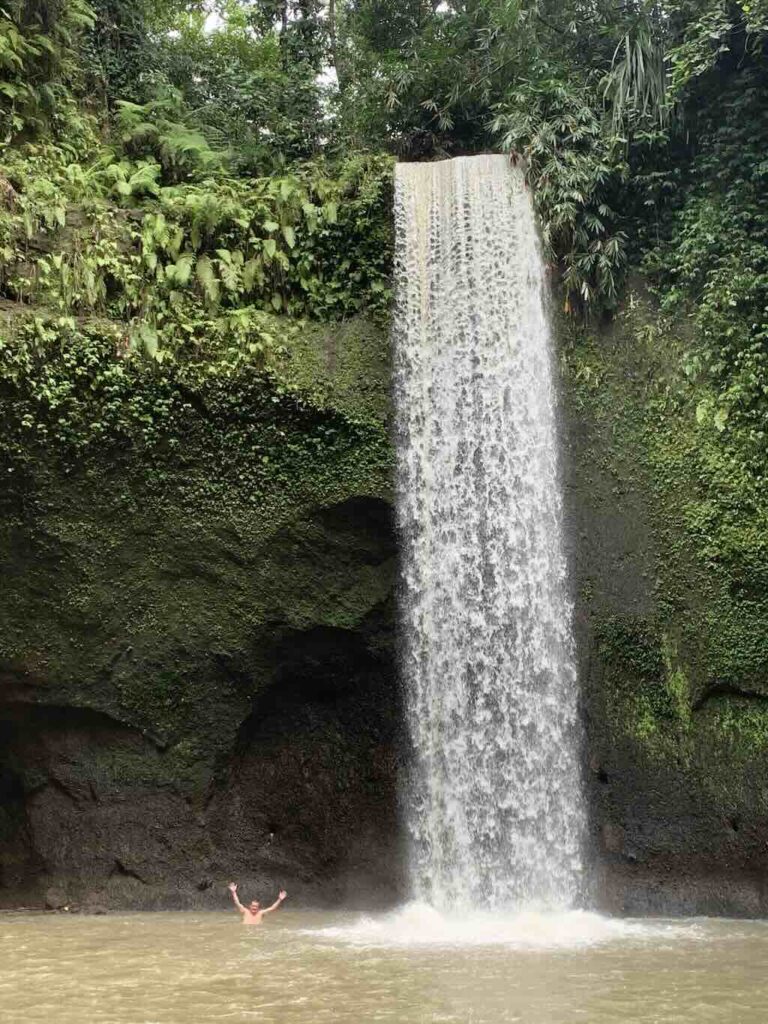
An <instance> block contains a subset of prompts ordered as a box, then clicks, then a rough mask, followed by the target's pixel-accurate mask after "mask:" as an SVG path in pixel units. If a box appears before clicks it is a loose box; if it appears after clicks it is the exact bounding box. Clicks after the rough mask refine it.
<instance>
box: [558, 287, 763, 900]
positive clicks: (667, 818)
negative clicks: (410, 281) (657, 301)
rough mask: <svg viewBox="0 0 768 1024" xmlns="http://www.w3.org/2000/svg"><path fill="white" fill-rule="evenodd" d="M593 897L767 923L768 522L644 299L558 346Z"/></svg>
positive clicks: (684, 354)
mask: <svg viewBox="0 0 768 1024" xmlns="http://www.w3.org/2000/svg"><path fill="white" fill-rule="evenodd" d="M561 340H562V346H561V358H562V369H563V397H564V412H565V429H564V435H565V450H564V469H565V481H566V504H567V507H568V509H569V526H570V537H571V545H572V553H571V555H572V557H571V561H572V567H573V582H574V598H575V603H576V610H577V640H578V648H579V655H580V665H581V678H582V691H583V707H584V721H585V733H586V745H587V751H586V758H587V762H588V764H587V783H588V787H589V795H590V806H591V814H592V832H593V842H594V848H593V854H594V861H595V863H596V866H597V872H596V875H597V877H596V891H597V896H598V900H599V902H600V904H601V905H602V906H603V907H605V908H607V909H609V910H612V911H615V912H621V913H630V914H645V913H654V914H665V913H674V914H725V915H745V916H764V915H766V914H768V871H767V870H766V852H767V851H768V589H767V588H766V582H767V581H768V550H767V549H766V544H765V538H766V536H768V533H767V532H766V527H767V526H768V508H767V507H766V497H765V492H764V490H763V491H762V492H761V490H760V489H759V488H758V489H757V490H754V489H753V488H752V486H751V483H750V476H749V475H748V474H746V473H743V472H740V471H739V464H740V461H739V457H738V456H739V455H740V452H739V451H738V450H737V448H736V445H735V442H734V439H733V438H732V437H729V435H728V431H727V430H725V429H724V424H723V423H722V422H718V421H717V419H714V418H713V416H712V407H713V404H714V403H713V402H712V398H711V396H710V395H709V394H708V393H707V390H706V387H705V386H704V385H702V384H700V383H698V382H697V379H696V375H695V373H694V372H692V367H695V359H696V351H697V341H696V338H695V337H693V336H692V332H691V331H690V330H689V329H688V328H687V327H686V325H685V323H681V322H680V321H679V320H677V321H674V320H669V319H665V318H664V317H662V316H661V315H659V313H658V311H657V309H656V306H655V305H654V303H652V302H651V301H650V299H649V297H648V295H647V294H646V293H645V292H644V290H643V288H642V283H641V282H636V283H635V287H634V288H633V289H632V290H631V291H630V294H629V296H628V297H627V301H626V304H625V306H624V308H623V310H622V311H621V312H620V314H619V315H618V316H617V317H616V318H615V319H613V320H612V321H611V322H610V323H606V324H604V325H602V326H599V325H598V326H594V325H593V326H592V327H590V328H589V329H586V330H581V329H580V330H574V329H572V328H567V327H565V328H563V329H562V331H561Z"/></svg>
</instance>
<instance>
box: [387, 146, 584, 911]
mask: <svg viewBox="0 0 768 1024" xmlns="http://www.w3.org/2000/svg"><path fill="white" fill-rule="evenodd" d="M395 210H396V229H397V248H396V274H397V304H396V313H395V326H394V344H395V401H396V413H397V447H398V519H399V527H400V531H401V536H402V600H401V621H402V649H403V652H402V672H403V677H404V685H405V688H406V701H407V716H408V726H409V730H410V738H411V743H412V771H411V777H410V780H409V786H408V793H407V816H408V825H409V830H410V834H411V839H412V853H411V871H412V880H413V888H414V892H415V895H416V896H418V897H420V898H423V899H426V900H428V901H429V902H431V903H433V904H434V905H435V906H438V907H446V906H456V905H459V906H460V905H469V904H472V905H478V904H479V905H481V906H485V907H491V908H501V907H512V906H519V905H521V904H531V903H535V904H539V905H543V906H548V907H560V908H565V907H570V906H573V905H574V904H575V903H577V902H578V900H579V897H580V894H581V890H582V878H583V864H582V847H583V841H584V828H585V825H584V823H585V812H584V807H583V798H582V792H581V779H580V756H579V730H578V727H577V701H578V693H577V680H576V669H575V660H574V650H573V637H572V609H571V605H570V602H569V598H568V593H567V586H566V566H565V556H564V551H563V529H562V501H561V493H560V480H559V476H558V465H557V463H558V459H557V422H556V409H555V406H556V403H555V394H554V386H553V369H552V358H553V355H552V343H551V336H550V330H549V326H548V323H547V316H546V311H545V291H546V288H545V280H544V267H543V263H542V258H541V253H540V251H539V245H538V239H537V235H536V227H535V218H534V213H533V208H532V203H531V198H530V195H529V194H528V191H527V189H526V186H525V181H524V177H523V175H522V173H521V172H520V171H519V170H518V169H516V168H514V167H512V166H511V163H510V161H509V160H508V159H507V158H506V157H503V156H476V157H461V158H458V159H454V160H445V161H440V162H438V163H420V164H400V165H398V167H397V174H396V195H395Z"/></svg>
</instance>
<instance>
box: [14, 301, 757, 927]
mask: <svg viewBox="0 0 768 1024" xmlns="http://www.w3.org/2000/svg"><path fill="white" fill-rule="evenodd" d="M561 333H562V369H563V393H564V394H563V397H564V411H565V424H564V438H565V459H564V468H565V478H566V496H567V504H568V508H569V510H570V512H569V527H570V536H571V541H572V552H571V557H572V563H573V567H574V596H575V600H576V606H577V624H578V641H579V651H580V657H581V670H582V680H583V693H584V720H585V729H586V758H587V761H588V768H587V776H588V784H589V790H590V804H591V809H592V832H593V838H594V855H595V863H596V864H597V866H598V871H597V874H598V878H597V882H598V886H597V888H598V893H599V900H600V902H601V905H602V906H604V907H606V908H607V909H610V910H613V911H617V912H628V913H644V912H661V913H670V912H671V913H727V914H755V915H757V914H766V913H768V885H767V884H766V874H765V868H764V863H765V850H766V844H767V843H768V683H767V680H768V671H766V666H767V665H768V653H767V650H766V648H767V646H768V628H766V625H767V624H768V611H767V610H766V603H765V602H766V596H765V588H762V589H761V587H760V579H761V578H762V577H761V575H760V574H761V573H766V575H765V578H766V579H768V570H766V566H765V560H764V544H763V548H761V547H760V543H761V541H760V538H761V537H762V538H764V536H765V531H762V530H761V527H760V522H761V520H760V514H761V513H760V509H759V507H758V506H757V505H756V506H755V512H754V514H753V515H752V516H751V518H750V516H749V515H744V514H740V515H739V517H738V519H737V521H733V522H732V521H731V520H726V521H725V526H723V525H722V523H720V525H718V520H717V515H718V514H720V513H722V511H723V509H725V510H727V509H728V508H729V505H730V504H732V497H733V495H732V493H731V492H729V491H728V487H727V484H723V485H722V488H721V490H720V491H716V492H713V491H707V489H706V487H705V485H704V483H702V481H703V480H706V472H704V469H703V468H702V467H703V466H704V464H705V463H706V465H707V466H709V465H717V458H718V457H719V456H718V452H719V451H720V440H719V435H718V434H717V432H716V430H714V429H713V428H711V427H709V428H708V427H707V425H706V424H705V423H701V422H699V421H698V420H697V417H696V408H697V402H698V403H699V404H700V397H701V396H698V395H696V394H694V393H693V392H691V391H690V389H689V390H686V387H687V386H686V385H685V384H684V383H681V378H682V375H681V373H680V365H681V359H680V354H681V348H682V347H683V341H681V339H680V338H678V337H677V336H676V334H675V331H674V328H673V327H670V325H664V324H662V323H661V322H660V321H659V320H658V318H657V317H656V315H655V313H653V311H652V310H651V308H650V306H649V305H648V304H647V303H646V302H645V300H644V299H643V298H642V296H639V297H638V296H634V297H633V299H632V301H631V302H630V303H629V304H628V307H627V310H626V311H625V312H624V313H623V314H622V315H621V316H619V317H618V318H617V320H616V321H615V322H614V323H613V324H611V325H609V326H608V327H606V328H604V329H599V330H592V331H588V332H578V333H572V332H571V330H570V329H566V328H564V329H563V330H562V332H561ZM78 344H79V345H81V346H82V345H86V342H85V341H83V340H82V339H81V341H80V342H78ZM86 350H87V345H86ZM291 352H292V357H291V359H290V360H289V361H288V363H287V364H286V365H282V366H281V367H280V368H279V372H278V370H274V372H273V371H270V372H266V371H264V370H256V369H253V368H248V367H240V368H238V369H236V370H227V369H226V368H221V367H219V368H218V370H216V372H214V373H212V374H211V373H209V372H208V369H207V368H204V372H202V373H197V371H195V373H191V371H190V373H186V372H184V373H182V372H181V370H178V369H173V368H165V367H162V368H160V369H158V368H151V367H150V368H144V369H137V370H135V371H134V370H131V371H130V373H133V374H134V376H133V377H131V379H130V380H128V381H127V383H125V387H124V390H122V391H120V392H119V395H118V397H117V398H114V397H110V396H112V395H113V391H112V390H109V389H108V388H107V387H106V386H103V381H102V378H101V377H93V376H92V375H91V376H88V374H89V373H91V371H90V370H87V371H84V372H85V378H84V381H85V382H84V383H83V377H82V375H80V376H78V374H77V373H76V372H75V371H76V370H77V368H78V367H79V366H86V367H88V366H89V365H90V364H89V363H88V361H87V359H85V358H83V359H82V360H80V361H78V360H77V359H75V360H74V362H73V360H72V358H71V357H70V356H71V354H70V356H68V355H67V351H63V354H62V363H61V366H59V367H58V369H57V367H56V366H55V365H53V369H52V368H51V366H52V364H51V361H50V357H49V359H48V360H47V362H46V369H45V373H46V374H47V376H46V378H45V382H44V383H45V388H48V389H49V390H50V389H53V391H54V393H55V394H56V395H60V394H61V393H62V390H63V386H62V385H61V381H66V380H69V378H70V376H74V377H76V378H77V379H78V380H79V381H80V383H79V384H77V385H76V386H75V385H73V392H72V393H73V394H74V397H71V394H70V398H69V399H68V404H67V402H64V403H63V412H62V411H61V403H60V406H59V411H58V412H57V414H56V416H55V417H54V416H53V414H52V413H50V412H47V413H46V414H45V416H43V414H42V413H40V406H41V400H40V397H39V396H40V394H41V393H43V392H42V391H41V390H40V388H38V389H37V391H35V388H33V387H32V386H31V385H29V386H27V385H23V386H19V387H18V388H17V389H16V390H15V391H13V392H12V393H6V394H5V395H4V396H3V398H4V408H5V410H6V411H7V412H8V415H7V416H6V432H5V434H4V442H3V462H2V465H1V466H0V471H1V472H2V474H3V480H4V481H5V480H7V481H9V483H8V485H7V486H6V489H5V492H4V494H3V497H2V520H1V521H2V547H1V551H2V554H1V556H0V557H1V558H2V569H1V571H2V579H3V588H4V593H3V600H2V602H1V603H0V905H2V906H19V905H24V904H26V905H43V904H44V903H45V902H48V903H49V904H50V905H54V906H56V905H63V904H65V903H76V904H79V905H82V906H85V907H88V906H97V905H105V906H109V907H193V906H201V907H204V906H211V907H213V906H221V905H223V903H224V900H225V899H226V894H225V892H224V891H223V885H224V883H225V882H226V881H227V880H228V879H229V878H230V877H235V878H238V879H239V880H240V881H241V882H242V883H243V888H244V891H245V892H246V894H250V893H251V892H253V893H254V894H261V895H267V894H268V892H269V891H270V888H274V887H275V886H276V885H278V884H284V885H286V886H287V887H289V888H290V889H291V890H292V891H293V892H294V893H295V894H296V895H297V896H298V897H299V898H301V899H303V900H305V901H307V902H310V903H325V904H329V903H342V902H343V903H348V904H350V903H351V904H355V903H357V904H367V905H371V904H377V905H382V904H385V903H388V902H392V901H394V900H396V899H397V898H399V897H400V896H401V895H402V893H403V870H402V855H401V854H402V851H401V835H402V830H401V827H400V823H399V818H398V807H397V778H398V770H399V760H400V749H401V748H400V742H401V739H400V733H401V728H402V709H401V700H400V693H399V690H398V686H397V683H396V676H395V664H394V662H395V658H394V642H393V623H394V618H395V616H394V609H393V592H394V580H395V558H396V552H395V539H394V531H393V524H392V513H391V468H392V465H391V463H392V453H391V446H390V443H389V439H388V435H387V416H388V412H387V410H388V391H389V368H388V358H387V342H386V336H385V334H384V333H383V332H382V331H380V330H377V329H374V328H371V327H370V326H366V325H364V324H361V323H352V324H349V325H347V326H345V327H343V328H339V329H337V330H333V331H322V332H321V331H315V330H309V329H307V330H305V331H304V332H303V333H302V335H301V336H300V337H298V338H296V339H295V340H294V341H293V342H292V345H291ZM67 359H69V362H67ZM54 362H55V361H54ZM110 365H111V364H110ZM73 367H74V369H73ZM113 370H114V371H115V372H116V373H117V372H118V371H119V372H120V373H123V372H125V373H128V372H129V370H128V369H126V370H125V371H122V370H120V368H119V367H117V368H115V367H112V368H111V369H110V370H109V372H110V374H112V372H113ZM34 372H38V371H34ZM34 372H33V371H30V373H32V374H33V376H34ZM56 374H59V377H56ZM51 377H53V378H56V379H55V380H53V382H52V381H51ZM115 379H116V378H114V376H110V377H109V378H108V383H109V388H111V389H114V388H116V387H117V386H118V385H117V384H116V383H115ZM117 379H118V383H119V378H117ZM57 381H58V383H56V382H57ZM54 384H55V385H56V387H54ZM41 387H42V385H41ZM57 400H58V399H57ZM129 414H130V415H129ZM147 416H149V422H147V419H146V417H147ZM108 417H112V418H111V419H109V418H108ZM62 419H64V421H65V425H64V426H61V422H60V421H61V420H62ZM30 423H31V424H32V427H31V428H30V426H29V424H30ZM105 423H106V424H107V426H106V427H105V426H104V424H105ZM33 429H34V430H37V431H38V432H39V433H42V434H43V440H42V441H36V440H34V436H35V435H34V433H32V432H31V431H32V430H33ZM25 431H26V432H25ZM30 438H32V439H30ZM84 438H85V439H86V440H87V443H84V442H83V439H84ZM81 442H83V443H82V444H81ZM704 468H706V466H705V467H704ZM736 529H741V530H743V531H746V535H748V536H752V534H754V536H755V538H756V540H755V545H756V546H755V549H754V556H753V557H751V558H750V559H749V560H748V563H745V566H744V567H742V568H741V569H739V566H738V563H734V561H733V558H734V557H735V556H733V555H731V556H729V557H731V561H730V562H729V561H728V560H727V558H726V555H727V554H728V552H727V551H726V553H725V554H723V553H722V550H721V549H722V544H721V547H718V546H717V544H716V543H715V541H716V540H717V538H718V537H722V536H726V537H731V538H733V536H734V533H733V531H734V530H736ZM718 531H720V532H718ZM723 531H724V532H723ZM729 531H730V532H729ZM743 549H744V544H743V543H742V545H741V547H739V546H738V545H737V544H735V542H734V544H733V546H732V550H733V551H740V550H743ZM761 551H763V555H762V556H761V554H760V552H761ZM719 552H720V553H719ZM761 558H762V561H761Z"/></svg>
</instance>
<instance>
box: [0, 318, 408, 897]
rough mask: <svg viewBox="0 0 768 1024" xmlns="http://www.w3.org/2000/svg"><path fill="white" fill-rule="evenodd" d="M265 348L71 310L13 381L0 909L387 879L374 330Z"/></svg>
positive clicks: (390, 686) (317, 888) (1, 674)
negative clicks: (250, 356) (164, 352)
mask: <svg viewBox="0 0 768 1024" xmlns="http://www.w3.org/2000/svg"><path fill="white" fill-rule="evenodd" d="M278 362H280V365H279V366H277V367H272V368H264V367H259V368H257V367H256V366H254V365H251V364H248V363H245V364H238V365H237V366H236V367H233V366H231V365H230V364H229V363H227V362H226V360H224V361H222V360H217V358H216V357H215V356H209V357H208V358H207V359H206V360H205V361H204V363H197V364H195V363H194V362H193V363H190V365H188V366H186V367H185V366H183V365H176V364H174V365H173V366H158V365H154V366H153V365H150V364H147V363H145V364H143V365H140V364H138V363H135V362H134V364H131V363H123V362H121V360H120V359H119V358H118V357H116V356H112V355H109V354H108V353H107V352H106V351H103V350H102V347H100V342H99V340H98V338H96V337H89V336H86V335H85V334H83V335H80V336H78V337H76V338H72V339H71V340H70V341H69V342H62V344H61V346H60V348H59V349H58V350H57V354H55V355H54V356H53V357H52V355H51V352H50V351H49V352H48V353H47V355H46V364H45V366H39V367H38V366H35V365H30V366H29V367H28V368H27V372H26V374H25V377H24V381H23V383H22V384H20V385H19V386H18V387H17V388H15V389H7V392H6V394H5V395H4V396H3V397H4V399H5V402H4V407H5V409H6V410H7V413H8V415H7V418H6V423H7V425H8V433H7V435H6V443H5V446H4V452H3V454H4V460H3V466H2V472H3V478H4V479H3V484H4V491H3V497H2V527H1V528H2V540H1V542H0V561H1V562H2V568H1V569H0V572H1V573H2V579H3V599H2V603H1V607H0V906H19V905H32V906H40V905H43V904H46V903H47V904H48V905H49V906H60V905H65V904H74V905H78V906H83V907H89V906H107V907H139V908H142V907H145V908H155V907H191V906H217V905H221V904H222V903H223V901H224V900H225V899H226V896H227V894H226V891H225V889H224V883H225V882H226V881H227V880H228V879H229V878H236V879H239V880H240V882H241V883H242V884H243V891H244V892H245V894H246V895H249V894H253V895H256V894H261V895H262V896H267V895H268V894H269V891H270V890H271V889H274V887H275V886H276V885H277V884H283V885H285V886H287V887H288V888H289V889H290V890H291V891H292V893H294V894H295V895H297V896H298V897H299V898H301V899H303V900H308V901H310V902H316V903H317V902H322V903H336V902H340V901H343V902H350V903H367V904H370V903H381V902H390V901H392V900H393V899H395V898H396V897H397V895H398V893H399V886H400V883H401V873H400V867H399V865H400V843H399V834H400V830H399V826H398V820H397V797H396V777H397V767H398V766H397V759H398V732H399V729H400V724H401V718H402V715H401V711H400V699H399V692H398V688H397V685H396V681H395V673H394V667H393V638H392V624H393V614H392V591H393V583H394V564H395V543H394V535H393V525H392V514H391V486H390V479H391V452H390V445H389V441H388V435H387V400H388V388H389V373H388V354H387V344H386V335H385V333H384V332H383V331H381V330H380V329H377V328H373V327H371V326H370V325H366V324H364V323H361V322H354V323H351V324H347V325H346V326H343V327H338V328H334V329H328V330H322V331H321V330H314V329H311V328H305V329H304V331H303V333H302V335H301V337H299V338H294V340H293V343H292V346H291V356H290V358H287V357H286V358H284V359H282V360H280V361H278ZM46 387H47V388H51V389H58V390H57V392H56V393H57V394H61V395H63V396H64V397H62V398H61V400H60V401H59V402H58V407H57V410H56V415H55V416H54V415H53V414H52V412H51V405H52V403H51V402H50V401H42V400H41V398H40V393H41V390H42V389H43V388H46Z"/></svg>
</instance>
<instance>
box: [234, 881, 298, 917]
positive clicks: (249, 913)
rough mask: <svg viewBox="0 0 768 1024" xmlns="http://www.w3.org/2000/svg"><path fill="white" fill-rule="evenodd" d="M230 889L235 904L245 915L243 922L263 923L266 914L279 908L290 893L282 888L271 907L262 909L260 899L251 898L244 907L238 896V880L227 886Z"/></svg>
mask: <svg viewBox="0 0 768 1024" xmlns="http://www.w3.org/2000/svg"><path fill="white" fill-rule="evenodd" d="M227 888H228V889H229V891H230V892H231V893H232V899H233V900H234V901H235V906H236V907H237V909H238V910H239V911H240V913H241V914H242V915H243V924H261V920H262V918H263V917H264V915H265V914H271V913H272V911H273V910H277V908H278V907H279V906H280V904H281V903H282V902H283V900H284V899H285V897H286V896H287V895H288V893H287V892H286V891H285V889H281V890H280V892H279V893H278V896H277V899H276V900H275V902H274V903H273V904H272V906H271V907H264V909H263V910H262V908H261V904H260V903H259V901H258V900H251V902H250V903H249V904H248V906H247V907H244V906H243V904H242V903H241V902H240V900H239V899H238V898H237V882H230V883H229V885H228V886H227Z"/></svg>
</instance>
